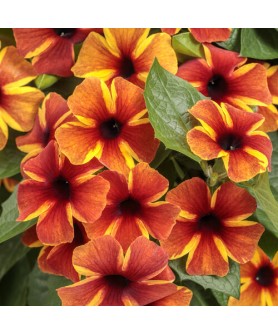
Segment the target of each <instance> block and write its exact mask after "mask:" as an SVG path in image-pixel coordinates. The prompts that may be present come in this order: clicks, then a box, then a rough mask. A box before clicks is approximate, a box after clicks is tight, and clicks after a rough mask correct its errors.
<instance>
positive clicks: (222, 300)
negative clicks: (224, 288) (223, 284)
mask: <svg viewBox="0 0 278 334" xmlns="http://www.w3.org/2000/svg"><path fill="white" fill-rule="evenodd" d="M211 291H212V294H213V295H214V298H215V299H216V300H217V302H218V303H219V304H220V305H221V306H227V305H228V301H229V296H228V295H226V294H225V293H222V292H219V291H215V290H211Z"/></svg>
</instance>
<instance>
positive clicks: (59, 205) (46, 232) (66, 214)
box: [37, 202, 74, 246]
mask: <svg viewBox="0 0 278 334" xmlns="http://www.w3.org/2000/svg"><path fill="white" fill-rule="evenodd" d="M37 235H38V238H39V240H40V241H41V242H42V243H43V244H45V245H52V246H53V245H59V244H61V243H65V242H72V240H73V236H74V231H73V222H72V212H71V206H70V204H69V203H63V202H56V203H55V205H53V206H52V207H51V208H50V209H48V210H47V211H45V212H44V213H43V214H41V215H40V217H39V220H38V223H37Z"/></svg>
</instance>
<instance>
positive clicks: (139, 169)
mask: <svg viewBox="0 0 278 334" xmlns="http://www.w3.org/2000/svg"><path fill="white" fill-rule="evenodd" d="M100 175H101V176H102V177H103V178H104V179H105V180H107V181H109V183H110V189H109V192H108V194H107V206H106V207H105V209H104V210H103V212H102V215H101V217H100V218H99V219H98V220H97V221H95V222H94V223H93V224H85V228H86V231H87V234H88V236H89V237H90V238H96V237H98V236H102V235H104V234H110V235H112V236H113V237H115V238H116V239H117V240H118V241H119V242H120V244H121V246H122V247H123V250H124V251H126V250H127V248H128V247H129V245H130V244H131V242H132V241H134V240H135V239H136V238H137V237H138V236H140V235H144V236H145V237H147V238H149V234H150V235H151V236H153V237H154V238H157V239H166V238H167V237H168V236H169V234H170V232H171V230H172V228H173V226H174V225H175V218H176V217H177V215H178V213H179V208H178V207H176V206H175V205H173V204H170V203H167V202H165V201H158V200H159V199H160V198H161V197H162V196H163V195H164V194H165V193H166V191H167V189H168V185H169V182H168V180H167V179H166V178H165V177H163V176H162V175H161V174H159V172H158V171H156V170H155V169H153V168H151V167H150V166H149V165H148V164H146V163H139V164H137V165H136V166H135V167H134V168H133V169H132V170H131V171H130V173H129V176H128V177H125V176H124V175H121V174H119V173H117V172H113V171H104V172H102V173H101V174H100ZM157 201H158V202H157Z"/></svg>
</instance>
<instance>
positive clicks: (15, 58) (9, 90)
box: [0, 46, 44, 150]
mask: <svg viewBox="0 0 278 334" xmlns="http://www.w3.org/2000/svg"><path fill="white" fill-rule="evenodd" d="M0 73H1V76H0V150H2V149H3V148H4V147H5V146H6V143H7V140H8V126H10V127H11V128H12V129H15V130H17V131H29V130H30V129H31V128H32V126H33V124H34V119H35V115H36V112H37V110H38V106H39V104H40V102H41V100H42V99H43V97H44V95H43V93H42V92H41V91H40V90H39V89H37V88H34V87H29V86H24V85H26V84H27V83H29V82H30V81H32V80H33V79H35V78H36V73H35V71H34V69H33V67H32V65H31V64H30V63H28V62H27V61H26V60H25V59H24V58H23V57H21V56H20V55H19V53H18V51H17V50H16V48H15V47H13V46H8V47H5V48H4V49H2V50H1V51H0ZM23 86H24V87H23ZM23 111H24V112H23ZM7 125H8V126H7Z"/></svg>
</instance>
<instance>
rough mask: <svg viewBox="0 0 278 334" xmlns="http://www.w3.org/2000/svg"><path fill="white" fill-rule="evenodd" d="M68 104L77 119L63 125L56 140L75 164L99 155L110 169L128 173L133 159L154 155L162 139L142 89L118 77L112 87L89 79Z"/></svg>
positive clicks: (79, 87) (132, 164)
mask: <svg viewBox="0 0 278 334" xmlns="http://www.w3.org/2000/svg"><path fill="white" fill-rule="evenodd" d="M68 104H69V107H70V110H71V111H72V112H73V114H74V115H75V116H76V118H77V119H78V121H76V122H70V123H65V124H63V125H62V126H60V128H59V129H57V131H56V139H57V141H58V143H59V147H60V149H61V151H62V152H63V153H64V154H65V155H66V156H67V157H68V158H69V160H70V161H71V163H72V164H83V163H86V162H88V161H90V160H91V159H92V158H93V157H97V158H98V159H99V160H100V162H101V163H102V164H104V165H105V166H106V167H108V168H109V169H113V170H117V171H119V172H122V173H125V174H127V173H128V172H129V169H130V168H132V167H134V159H135V160H137V161H145V162H150V161H152V159H153V158H154V156H155V153H156V151H157V148H158V145H159V141H158V140H157V139H155V138H154V130H153V128H152V126H151V124H150V123H149V119H148V117H147V116H146V113H147V110H146V106H145V101H144V97H143V90H142V89H141V88H139V87H137V86H135V85H133V84H132V83H130V82H128V81H127V80H124V79H122V78H116V79H115V80H113V82H112V85H111V89H110V90H109V89H108V87H107V86H106V84H105V83H104V82H103V81H101V80H99V79H97V78H88V79H85V80H84V81H83V82H82V83H81V84H80V85H79V86H77V87H76V89H75V90H74V92H73V95H72V96H71V97H69V100H68Z"/></svg>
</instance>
